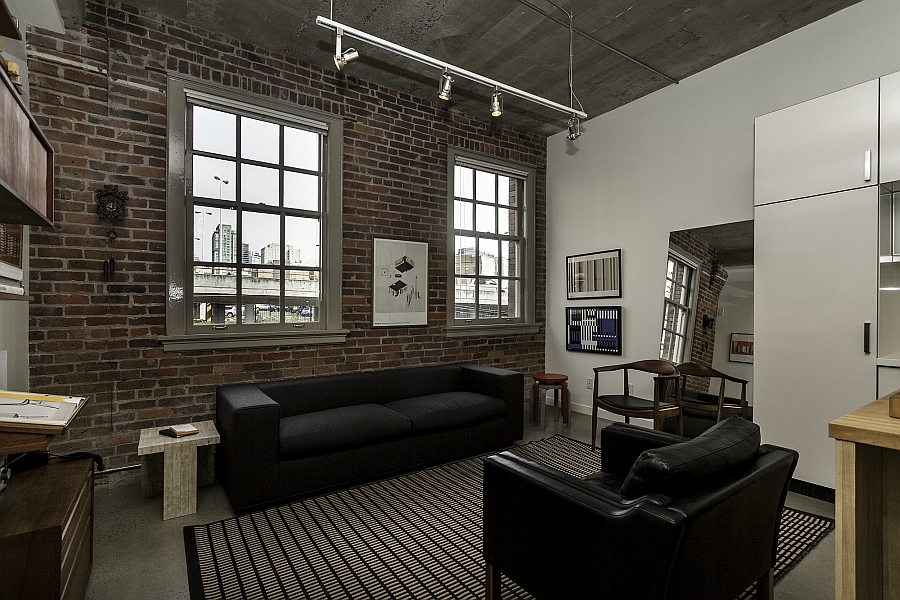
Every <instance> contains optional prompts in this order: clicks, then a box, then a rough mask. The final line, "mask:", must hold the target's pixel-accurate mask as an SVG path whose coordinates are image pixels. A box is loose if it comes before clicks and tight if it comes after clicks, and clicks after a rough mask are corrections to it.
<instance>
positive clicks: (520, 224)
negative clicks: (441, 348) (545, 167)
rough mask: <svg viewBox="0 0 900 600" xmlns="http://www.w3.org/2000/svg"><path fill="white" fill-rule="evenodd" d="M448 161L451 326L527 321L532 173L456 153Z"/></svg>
mask: <svg viewBox="0 0 900 600" xmlns="http://www.w3.org/2000/svg"><path fill="white" fill-rule="evenodd" d="M451 157H452V161H453V162H452V169H453V170H452V178H451V182H452V183H451V207H450V212H451V214H452V253H451V257H452V258H451V262H452V265H448V266H449V267H450V268H451V269H452V279H451V281H453V288H452V291H451V298H450V301H451V304H452V315H453V316H452V319H451V323H452V324H454V325H457V326H465V325H475V326H478V325H482V326H484V325H504V324H513V323H523V322H530V320H532V319H531V318H530V314H533V312H532V310H533V309H532V308H531V303H532V302H533V295H534V292H533V275H532V273H533V256H530V255H529V251H530V252H532V253H533V248H531V247H530V246H531V245H532V244H533V239H531V237H530V236H533V215H532V212H533V202H534V200H533V198H534V192H533V190H530V189H529V186H531V185H533V181H534V174H533V171H529V170H527V169H522V168H516V167H515V166H511V165H509V164H507V163H500V162H498V163H493V162H490V161H489V160H487V159H483V158H475V157H471V156H467V155H463V154H460V153H457V152H451ZM527 289H530V290H531V292H530V295H529V294H528V293H526V290H527Z"/></svg>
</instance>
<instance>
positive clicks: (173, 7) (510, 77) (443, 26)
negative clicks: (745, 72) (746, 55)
mask: <svg viewBox="0 0 900 600" xmlns="http://www.w3.org/2000/svg"><path fill="white" fill-rule="evenodd" d="M859 1H860V0H604V1H602V2H596V1H595V0H559V1H558V3H559V4H561V6H563V7H564V8H565V9H566V10H571V11H574V15H575V17H574V27H575V28H576V29H578V30H581V31H583V32H585V33H587V34H589V35H590V36H592V37H594V38H596V39H597V40H599V41H602V42H604V43H606V44H608V45H610V46H612V47H614V48H617V49H618V50H620V51H622V52H624V53H626V54H628V55H630V56H632V57H634V58H636V59H638V60H639V61H641V62H643V63H645V64H647V65H649V66H651V67H653V68H654V69H656V70H658V71H659V72H661V73H663V74H665V75H667V76H668V77H671V78H673V79H675V80H681V79H684V78H686V77H689V76H691V75H693V74H695V73H698V72H700V71H702V70H704V69H707V68H709V67H711V66H713V65H715V64H717V63H719V62H722V61H724V60H727V59H729V58H732V57H734V56H737V55H738V54H741V53H742V52H746V51H747V50H750V49H752V48H755V47H757V46H759V45H762V44H764V43H766V42H768V41H771V40H773V39H775V38H778V37H780V36H782V35H784V34H786V33H789V32H791V31H794V30H796V29H799V28H801V27H803V26H805V25H808V24H809V23H812V22H814V21H816V20H818V19H821V18H823V17H826V16H828V15H830V14H832V13H834V12H837V11H839V10H841V9H843V8H846V7H847V6H850V5H852V4H855V3H857V2H859ZM57 2H58V3H59V6H60V12H61V14H62V16H63V19H64V20H65V22H66V24H67V25H77V24H78V23H79V17H81V15H82V14H83V4H84V0H57ZM126 3H127V4H131V5H133V6H136V7H139V8H146V9H150V10H151V11H153V12H155V13H157V14H160V15H163V16H166V17H170V18H172V19H176V20H179V21H184V22H187V23H190V24H193V25H196V26H198V27H202V28H204V29H208V30H211V31H216V32H219V33H223V34H226V35H230V36H233V37H235V38H238V39H241V40H244V41H247V42H249V43H251V44H254V45H258V46H261V47H264V48H268V49H270V50H274V51H277V52H281V53H284V54H286V55H289V56H293V57H295V58H297V59H300V60H302V61H308V62H310V63H314V64H317V65H322V66H324V67H325V68H328V69H334V66H333V65H332V63H331V56H332V54H333V53H334V34H333V33H332V32H330V31H328V30H326V29H324V28H322V27H319V26H317V25H316V24H315V20H316V16H317V15H322V16H325V17H328V16H329V14H330V3H329V1H328V0H126ZM528 3H529V4H531V5H532V6H533V7H535V8H538V9H540V11H543V12H544V13H547V14H550V15H553V16H554V17H556V18H557V19H561V20H563V21H567V19H568V18H567V17H566V15H565V14H564V13H563V12H562V11H561V10H559V9H558V8H555V7H554V6H553V4H552V3H551V2H550V1H549V0H528ZM333 19H334V20H335V21H338V22H340V23H342V24H344V25H346V26H349V27H354V28H356V29H360V30H362V31H365V32H366V33H369V34H371V35H374V36H377V37H380V38H382V39H385V40H388V41H391V42H394V43H395V44H399V45H401V46H405V47H406V48H410V49H412V50H416V51H418V52H420V53H423V54H426V55H429V56H432V57H434V58H437V59H439V60H443V61H446V62H448V63H451V64H453V65H456V66H458V67H461V68H463V69H467V70H469V71H472V72H475V73H478V74H480V75H483V76H485V77H489V78H492V79H495V80H497V81H501V82H503V83H505V84H508V85H511V86H514V87H517V88H520V89H523V90H525V91H528V92H531V93H533V94H536V95H538V96H543V97H545V98H547V99H550V100H553V101H555V102H558V103H560V104H564V105H569V89H568V82H567V73H568V48H569V31H568V27H567V26H564V25H561V24H560V23H558V22H555V21H554V20H552V19H550V18H548V17H547V16H545V15H542V14H540V12H538V11H536V10H535V9H534V8H532V7H530V6H528V5H526V3H525V2H520V1H519V0H500V1H499V2H484V1H482V0H427V1H425V0H353V1H349V0H337V1H335V2H334V16H333ZM351 46H352V47H355V48H356V49H357V50H358V51H359V52H360V53H361V54H362V58H361V59H360V60H359V61H358V62H356V63H353V64H352V65H350V66H349V67H348V68H346V69H345V71H344V73H345V75H342V76H344V77H347V78H348V84H349V85H353V84H354V82H355V79H356V78H358V79H360V80H366V81H372V82H375V83H379V84H382V85H385V86H388V87H390V88H393V89H397V90H400V91H404V92H407V93H410V94H412V95H415V96H418V97H423V98H435V100H436V101H437V99H436V90H437V80H438V76H439V73H438V71H437V70H435V69H433V68H430V67H427V66H425V65H422V64H419V63H416V62H413V61H410V60H408V59H405V58H401V57H398V56H396V55H393V54H391V53H390V52H387V51H385V50H380V49H377V48H374V47H372V46H370V45H368V44H366V43H364V42H359V41H354V40H350V41H349V43H348V40H346V39H345V42H344V48H347V47H351ZM573 59H574V65H573V72H574V88H575V94H576V95H577V96H578V98H579V99H580V100H581V103H582V104H583V105H584V109H585V111H586V112H587V113H588V116H589V118H590V117H594V116H597V115H599V114H602V113H605V112H608V111H610V110H613V109H614V108H617V107H619V106H622V105H623V104H626V103H628V102H631V101H632V100H636V99H638V98H640V97H642V96H644V95H646V94H649V93H651V92H653V91H655V90H658V89H660V88H662V87H665V86H667V85H674V84H672V83H671V82H670V81H668V80H667V79H665V78H664V77H661V76H659V75H657V74H654V73H653V72H651V71H648V70H646V69H644V68H642V67H640V66H639V65H636V64H634V63H633V62H630V61H628V60H626V59H624V58H622V57H621V56H619V55H617V54H615V53H613V52H611V51H609V50H607V49H605V48H604V47H602V46H601V45H599V44H597V43H596V42H595V41H592V40H589V39H586V38H585V37H583V36H580V35H578V34H576V35H575V36H574V42H573ZM490 92H491V90H490V89H488V88H487V87H485V86H483V85H480V84H475V83H472V82H469V81H464V80H461V79H458V81H457V82H456V83H455V84H454V86H453V98H452V100H450V101H449V102H447V103H446V104H448V105H449V107H450V108H452V109H454V110H459V111H462V112H465V113H468V114H479V115H485V116H486V115H487V114H488V105H489V103H490ZM566 118H567V117H566V115H564V114H562V113H559V112H556V111H553V110H550V109H546V108H543V107H540V106H538V105H535V104H532V103H530V102H527V101H523V100H519V99H515V98H509V97H507V98H505V112H504V114H503V116H502V117H500V119H501V120H502V122H503V123H505V124H508V125H512V126H515V127H518V128H521V129H525V130H527V131H530V132H533V133H540V134H552V133H556V132H558V131H561V130H562V129H564V128H565V124H566Z"/></svg>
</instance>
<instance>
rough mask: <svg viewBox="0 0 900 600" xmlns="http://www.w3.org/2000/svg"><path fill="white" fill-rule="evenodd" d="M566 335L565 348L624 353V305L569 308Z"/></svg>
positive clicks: (603, 352)
mask: <svg viewBox="0 0 900 600" xmlns="http://www.w3.org/2000/svg"><path fill="white" fill-rule="evenodd" d="M566 336H567V337H566V350H577V351H581V352H599V353H601V354H617V355H621V354H622V307H621V306H585V307H582V306H568V307H566Z"/></svg>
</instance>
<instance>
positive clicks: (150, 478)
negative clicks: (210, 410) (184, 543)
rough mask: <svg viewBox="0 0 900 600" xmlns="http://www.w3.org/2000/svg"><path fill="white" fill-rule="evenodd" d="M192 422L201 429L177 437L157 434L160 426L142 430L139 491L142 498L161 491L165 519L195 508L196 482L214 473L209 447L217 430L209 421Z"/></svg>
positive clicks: (209, 478) (216, 440)
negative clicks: (197, 431) (191, 433)
mask: <svg viewBox="0 0 900 600" xmlns="http://www.w3.org/2000/svg"><path fill="white" fill-rule="evenodd" d="M192 425H194V427H196V428H197V429H199V430H200V433H195V434H194V435H186V436H183V437H180V438H171V437H166V436H164V435H160V433H159V430H160V429H163V428H162V427H150V428H148V429H142V430H141V438H140V441H139V442H138V456H140V457H141V492H142V493H143V495H144V497H145V498H147V497H150V496H155V495H157V494H159V493H162V495H163V519H164V520H165V519H172V518H175V517H182V516H184V515H192V514H194V513H195V512H197V486H198V485H208V484H210V483H212V480H213V477H214V471H213V460H212V451H213V444H218V443H219V432H218V431H216V426H215V424H214V423H213V422H212V421H201V422H200V423H192ZM160 453H162V457H160V456H159V454H160ZM198 462H199V465H200V466H199V468H198Z"/></svg>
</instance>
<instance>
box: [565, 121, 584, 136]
mask: <svg viewBox="0 0 900 600" xmlns="http://www.w3.org/2000/svg"><path fill="white" fill-rule="evenodd" d="M566 137H567V138H568V139H570V140H572V141H575V140H577V139H578V138H580V137H581V121H580V120H578V117H577V116H576V115H572V118H571V119H569V135H567V136H566Z"/></svg>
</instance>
